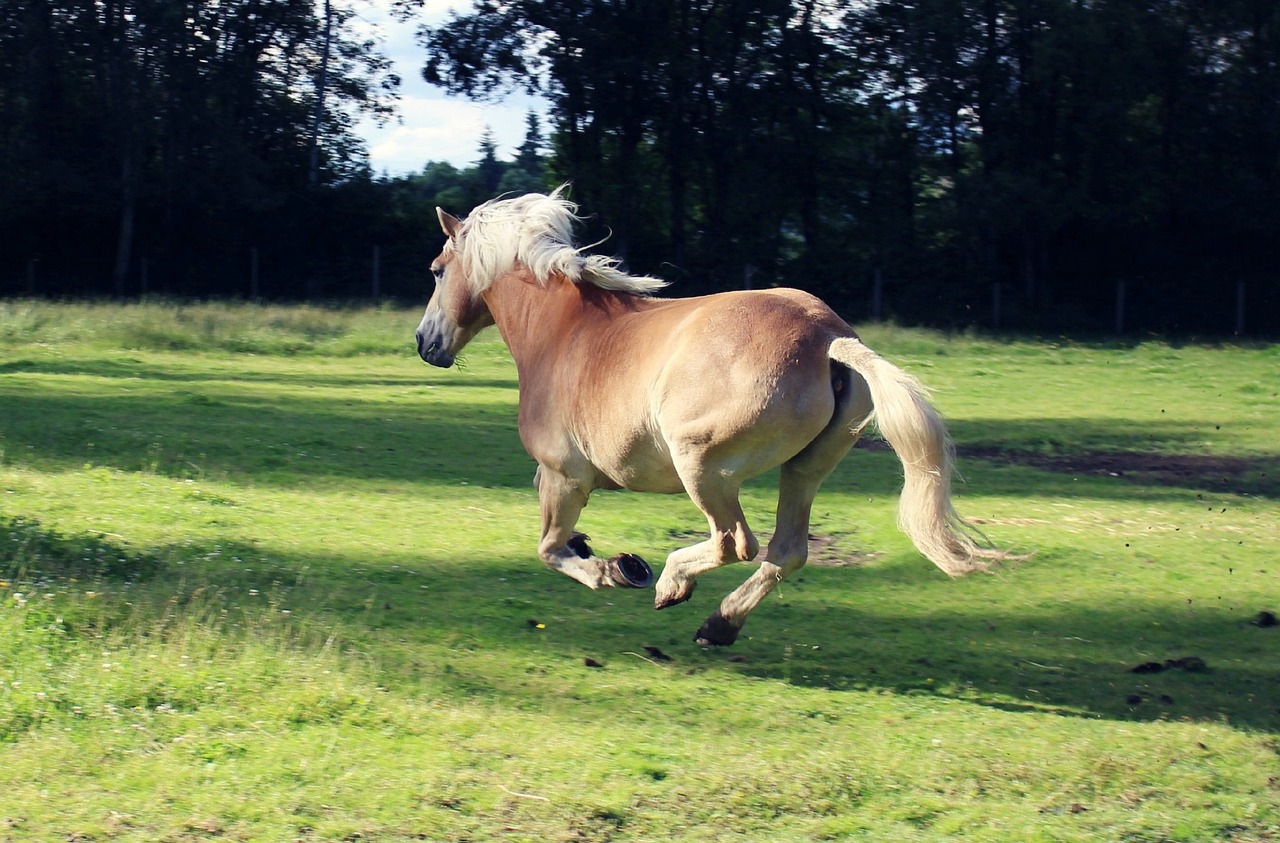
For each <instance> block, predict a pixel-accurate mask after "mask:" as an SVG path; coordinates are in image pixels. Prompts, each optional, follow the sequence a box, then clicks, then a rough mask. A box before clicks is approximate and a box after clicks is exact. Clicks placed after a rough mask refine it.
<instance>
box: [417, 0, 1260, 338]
mask: <svg viewBox="0 0 1280 843" xmlns="http://www.w3.org/2000/svg"><path fill="white" fill-rule="evenodd" d="M422 43H423V45H424V47H425V48H426V50H427V58H426V61H425V66H424V74H425V76H426V78H427V79H429V80H431V81H433V82H436V83H438V84H440V85H443V86H445V87H446V88H448V89H449V90H451V91H454V92H457V93H464V94H467V95H469V96H473V97H496V96H500V95H501V94H502V93H503V92H504V91H506V90H510V89H512V88H517V87H521V88H526V89H530V90H538V91H541V92H542V93H543V94H544V95H546V96H547V97H548V98H549V100H550V101H551V103H552V109H553V117H554V130H555V131H554V144H555V156H554V162H553V163H554V169H555V171H556V173H557V174H559V175H562V176H564V177H566V178H569V179H571V180H573V181H574V183H575V191H576V193H577V195H578V197H579V198H580V199H581V200H582V201H583V202H584V204H586V205H588V206H589V207H590V208H591V209H592V210H594V211H597V212H598V213H599V215H600V216H601V217H602V218H604V219H606V220H608V221H609V224H610V226H611V227H612V229H613V232H614V240H613V241H612V244H613V248H615V249H616V250H617V251H619V252H620V253H622V254H623V255H624V256H625V257H626V258H627V259H628V260H629V261H630V262H631V263H632V264H633V265H634V266H635V267H636V268H637V269H640V270H645V271H658V272H662V273H664V274H667V275H672V274H684V275H685V276H686V284H687V285H692V286H693V287H695V288H702V289H708V290H711V289H724V288H728V287H733V286H740V285H741V284H743V283H744V282H745V283H787V284H795V285H798V286H803V287H807V288H809V289H813V290H815V291H817V292H820V293H823V294H825V295H827V296H828V297H831V298H834V299H836V300H837V301H838V302H839V303H841V304H842V305H844V306H845V307H846V309H848V310H850V311H852V312H853V313H855V314H857V313H858V311H860V310H861V311H865V309H867V308H868V307H870V304H869V303H870V302H871V301H872V300H873V299H874V298H875V297H876V296H877V295H878V294H879V291H880V289H881V287H882V288H883V291H884V300H885V302H886V308H887V309H888V311H890V312H893V313H896V314H897V315H898V316H899V317H901V318H905V319H908V320H924V321H932V322H935V323H947V322H952V323H966V322H973V321H985V320H986V318H987V313H988V311H987V307H988V303H989V302H991V301H992V295H993V290H998V291H1000V292H1001V293H1003V300H1004V301H1005V303H1006V309H1005V318H1006V319H1008V320H1013V321H1017V322H1019V323H1021V324H1024V325H1032V326H1035V325H1038V326H1041V327H1068V326H1089V325H1092V326H1098V325H1101V324H1109V320H1110V319H1111V318H1112V315H1111V309H1110V308H1111V303H1112V302H1113V301H1114V294H1115V290H1116V284H1117V282H1120V281H1123V282H1126V283H1127V284H1128V286H1129V288H1130V289H1131V290H1133V291H1134V295H1140V296H1141V299H1142V301H1143V303H1144V309H1143V310H1142V313H1141V314H1140V315H1139V317H1138V318H1140V320H1143V321H1144V324H1145V325H1146V326H1147V327H1151V328H1157V329H1170V330H1195V329H1205V328H1208V329H1213V328H1214V327H1215V326H1216V328H1217V329H1218V330H1229V329H1230V326H1231V324H1232V323H1231V317H1230V315H1229V313H1230V309H1231V306H1232V304H1233V302H1234V296H1233V295H1231V294H1229V293H1227V294H1223V293H1222V292H1221V291H1223V290H1231V289H1233V288H1234V286H1235V283H1236V282H1237V281H1239V282H1245V283H1246V284H1247V285H1248V288H1249V290H1250V296H1251V302H1252V306H1251V308H1250V318H1251V319H1253V321H1254V324H1255V326H1256V325H1258V324H1265V325H1268V326H1270V328H1271V329H1272V330H1274V329H1276V328H1277V327H1280V301H1277V298H1278V296H1277V287H1278V283H1277V282H1278V279H1277V277H1276V275H1277V271H1278V267H1277V263H1276V261H1275V256H1274V252H1273V247H1272V246H1271V245H1270V243H1269V235H1268V232H1274V231H1276V230H1280V210H1278V208H1280V205H1278V204H1277V203H1276V202H1274V201H1273V197H1274V196H1275V195H1276V194H1277V189H1280V7H1277V6H1276V5H1275V4H1274V3H1271V2H1268V0H1228V2H1210V0H1172V2H1167V3H1161V4H1156V5H1150V4H1135V3H1133V2H1130V0H1085V1H1084V2H1081V0H911V2H899V0H874V2H867V3H852V2H845V0H831V2H819V1H818V0H806V2H800V3H781V2H772V0H744V2H735V3H722V2H719V1H718V0H639V1H638V2H637V0H628V2H620V0H556V2H540V0H512V2H503V3H496V2H492V0H476V2H474V3H473V6H472V7H471V9H470V10H469V11H467V12H466V13H465V14H459V15H455V16H454V17H453V18H452V19H450V20H449V21H447V22H446V23H444V24H443V25H442V26H439V27H436V28H426V29H424V30H423V32H422ZM686 289H688V287H686ZM873 290H874V292H873ZM1211 291H1212V292H1213V293H1214V295H1212V296H1210V292H1211ZM1210 298H1212V303H1208V302H1209V299H1210Z"/></svg>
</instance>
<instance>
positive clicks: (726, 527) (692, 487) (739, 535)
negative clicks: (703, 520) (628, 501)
mask: <svg viewBox="0 0 1280 843" xmlns="http://www.w3.org/2000/svg"><path fill="white" fill-rule="evenodd" d="M682 477H686V479H685V489H686V490H687V491H688V493H689V497H690V499H691V500H693V502H694V504H696V505H697V507H698V508H699V509H701V510H702V512H703V514H704V515H706V517H707V527H708V530H709V532H710V536H709V537H708V538H707V540H706V541H703V542H699V543H697V544H694V545H690V546H689V547H682V548H680V549H678V550H675V551H672V553H671V554H670V555H669V556H667V563H666V565H665V566H663V569H662V576H661V577H659V578H658V585H657V588H656V593H655V594H654V600H653V606H654V608H655V609H665V608H667V607H668V606H674V605H676V604H677V603H683V602H684V601H686V600H688V599H689V597H690V596H691V595H692V594H693V588H694V585H695V584H696V581H697V578H698V577H699V576H701V575H702V574H705V573H706V572H707V571H711V570H714V569H716V568H719V567H721V566H722V565H728V564H730V563H732V562H745V561H748V560H751V559H755V558H756V554H757V553H759V552H760V543H759V542H758V541H757V540H756V537H755V534H754V533H752V532H751V528H750V527H748V526H747V518H746V516H745V515H744V514H743V512H742V505H741V504H740V503H739V502H738V485H737V482H736V481H735V480H733V479H732V477H727V476H724V475H722V474H720V473H719V472H717V471H713V470H702V471H700V472H697V473H696V474H695V473H693V472H685V473H683V474H682Z"/></svg>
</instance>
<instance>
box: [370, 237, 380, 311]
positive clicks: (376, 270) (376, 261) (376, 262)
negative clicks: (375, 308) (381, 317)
mask: <svg viewBox="0 0 1280 843" xmlns="http://www.w3.org/2000/svg"><path fill="white" fill-rule="evenodd" d="M371 289H372V292H373V298H374V300H375V301H376V300H377V299H379V298H381V297H382V247H381V246H374V247H373V279H372V284H371Z"/></svg>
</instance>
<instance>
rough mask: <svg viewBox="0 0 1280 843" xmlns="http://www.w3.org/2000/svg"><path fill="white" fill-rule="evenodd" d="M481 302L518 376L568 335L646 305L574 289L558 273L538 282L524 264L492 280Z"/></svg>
mask: <svg viewBox="0 0 1280 843" xmlns="http://www.w3.org/2000/svg"><path fill="white" fill-rule="evenodd" d="M484 299H485V303H486V304H487V305H488V307H489V313H490V314H491V315H492V316H493V321H494V323H495V324H496V325H497V327H498V331H499V332H501V334H502V338H503V340H505V341H506V343H507V347H508V348H509V349H511V356H512V357H513V358H514V359H515V361H516V366H517V368H518V369H520V370H521V372H522V373H523V372H524V371H526V370H527V369H528V368H529V367H530V366H533V365H536V361H540V360H543V359H545V358H546V356H547V355H548V354H556V353H558V352H559V351H560V350H561V349H562V348H563V343H564V342H565V341H566V340H567V338H568V337H569V335H570V334H571V333H574V334H577V333H580V332H581V331H582V330H583V329H586V330H588V331H590V330H593V329H595V328H597V327H601V326H603V325H604V324H605V323H607V322H608V321H609V319H610V317H611V316H613V315H616V314H618V313H621V312H624V311H628V310H634V309H636V308H638V307H642V306H644V303H645V301H646V300H645V299H643V298H642V297H640V296H636V295H634V294H631V293H625V292H619V291H615V290H605V289H602V288H600V287H597V286H595V285H594V284H590V283H584V284H575V283H574V282H572V281H570V280H569V279H567V278H565V277H564V276H563V275H558V274H557V275H553V276H552V277H550V278H548V279H547V281H546V282H545V283H544V282H540V281H538V280H537V279H535V278H534V277H533V273H531V272H530V271H529V270H528V269H526V268H525V267H524V266H522V265H517V266H516V268H515V269H513V270H511V271H510V272H508V273H505V274H504V275H502V276H500V277H499V278H498V279H497V280H496V281H494V283H493V285H492V286H491V287H490V288H489V289H488V290H486V291H485V293H484Z"/></svg>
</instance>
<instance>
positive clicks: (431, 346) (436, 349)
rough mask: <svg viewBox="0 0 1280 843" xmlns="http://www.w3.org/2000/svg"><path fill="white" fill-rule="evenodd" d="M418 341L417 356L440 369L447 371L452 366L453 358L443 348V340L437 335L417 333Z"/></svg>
mask: <svg viewBox="0 0 1280 843" xmlns="http://www.w3.org/2000/svg"><path fill="white" fill-rule="evenodd" d="M417 339H418V356H419V357H421V358H422V359H423V360H424V361H425V362H427V363H430V364H431V365H432V366H439V367H440V368H441V369H447V368H449V367H450V366H452V365H453V361H454V356H453V355H452V354H450V353H449V352H448V351H446V350H445V348H444V340H443V338H442V337H441V336H439V335H438V334H437V335H435V336H431V335H428V334H425V333H423V332H422V331H419V332H418V333H417Z"/></svg>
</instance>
